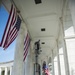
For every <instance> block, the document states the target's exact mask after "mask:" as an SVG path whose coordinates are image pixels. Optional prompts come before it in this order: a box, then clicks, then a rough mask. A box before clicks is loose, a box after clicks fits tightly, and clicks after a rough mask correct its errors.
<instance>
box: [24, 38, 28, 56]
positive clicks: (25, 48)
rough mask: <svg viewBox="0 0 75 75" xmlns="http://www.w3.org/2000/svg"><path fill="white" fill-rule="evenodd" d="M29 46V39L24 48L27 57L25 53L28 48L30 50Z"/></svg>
mask: <svg viewBox="0 0 75 75" xmlns="http://www.w3.org/2000/svg"><path fill="white" fill-rule="evenodd" d="M28 44H29V38H28V39H27V44H26V46H25V47H24V55H25V52H26V50H27V48H28V46H29V45H28Z"/></svg>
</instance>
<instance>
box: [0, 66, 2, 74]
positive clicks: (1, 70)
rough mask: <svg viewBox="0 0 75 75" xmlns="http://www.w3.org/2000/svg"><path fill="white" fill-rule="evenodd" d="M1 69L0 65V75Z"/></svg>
mask: <svg viewBox="0 0 75 75" xmlns="http://www.w3.org/2000/svg"><path fill="white" fill-rule="evenodd" d="M1 71H2V70H1V67H0V75H1Z"/></svg>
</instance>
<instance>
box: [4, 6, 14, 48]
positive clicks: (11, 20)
mask: <svg viewBox="0 0 75 75" xmlns="http://www.w3.org/2000/svg"><path fill="white" fill-rule="evenodd" d="M13 10H14V7H13ZM12 13H13V14H12V15H11V19H10V21H9V23H10V27H9V30H8V33H7V37H6V41H5V44H4V47H5V45H6V44H7V43H8V40H7V39H8V37H9V34H10V31H11V26H12V22H13V16H14V11H12Z"/></svg>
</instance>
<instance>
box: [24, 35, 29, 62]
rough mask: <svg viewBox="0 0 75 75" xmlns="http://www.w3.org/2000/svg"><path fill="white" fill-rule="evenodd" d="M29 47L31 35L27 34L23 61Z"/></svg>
mask: <svg viewBox="0 0 75 75" xmlns="http://www.w3.org/2000/svg"><path fill="white" fill-rule="evenodd" d="M28 48H29V36H28V34H27V36H26V39H25V42H24V54H23V56H24V58H23V61H25V59H26V56H27V54H28Z"/></svg>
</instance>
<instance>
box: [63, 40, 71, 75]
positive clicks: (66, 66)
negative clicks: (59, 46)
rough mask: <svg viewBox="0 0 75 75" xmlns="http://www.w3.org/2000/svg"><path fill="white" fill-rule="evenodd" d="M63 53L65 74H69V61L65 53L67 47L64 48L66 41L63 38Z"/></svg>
mask: <svg viewBox="0 0 75 75" xmlns="http://www.w3.org/2000/svg"><path fill="white" fill-rule="evenodd" d="M63 55H64V62H65V72H66V75H70V71H69V63H68V55H67V48H66V42H65V40H63Z"/></svg>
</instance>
